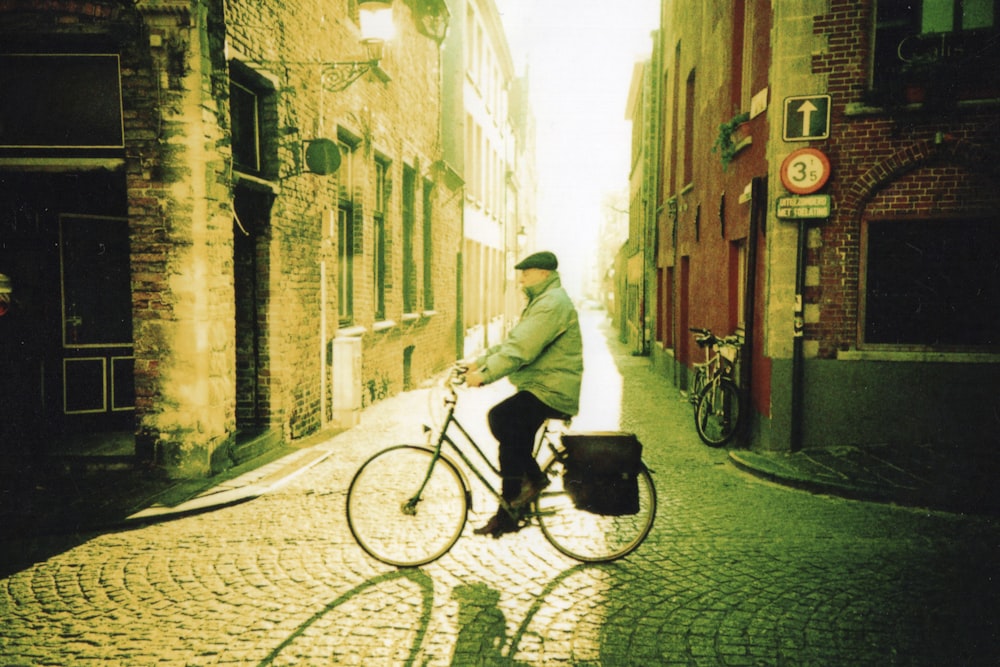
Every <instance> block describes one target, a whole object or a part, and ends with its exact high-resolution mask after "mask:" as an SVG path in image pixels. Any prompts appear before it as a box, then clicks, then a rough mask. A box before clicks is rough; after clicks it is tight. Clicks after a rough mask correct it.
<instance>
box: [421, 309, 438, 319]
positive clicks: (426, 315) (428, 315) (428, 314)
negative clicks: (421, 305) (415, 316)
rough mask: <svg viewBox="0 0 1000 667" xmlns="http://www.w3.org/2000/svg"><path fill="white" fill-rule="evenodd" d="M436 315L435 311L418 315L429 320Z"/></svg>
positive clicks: (426, 311) (427, 311)
mask: <svg viewBox="0 0 1000 667" xmlns="http://www.w3.org/2000/svg"><path fill="white" fill-rule="evenodd" d="M437 314H438V311H436V310H425V311H423V312H422V313H420V316H421V317H423V318H424V319H430V318H432V317H434V316H435V315H437Z"/></svg>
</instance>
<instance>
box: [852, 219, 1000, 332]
mask: <svg viewBox="0 0 1000 667" xmlns="http://www.w3.org/2000/svg"><path fill="white" fill-rule="evenodd" d="M865 229H866V249H867V258H866V261H865V268H866V270H865V280H864V288H863V297H864V303H863V306H864V308H863V311H864V324H863V338H864V340H863V343H865V344H868V345H894V346H917V347H927V346H929V347H970V346H990V345H997V344H998V343H1000V260H998V259H997V254H996V249H997V248H998V247H1000V225H997V224H996V222H995V221H993V220H985V219H962V220H904V221H899V220H885V221H870V222H868V223H867V225H866V226H865Z"/></svg>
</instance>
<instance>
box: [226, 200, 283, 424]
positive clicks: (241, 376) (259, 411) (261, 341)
mask: <svg viewBox="0 0 1000 667" xmlns="http://www.w3.org/2000/svg"><path fill="white" fill-rule="evenodd" d="M273 202H274V195H272V194H271V193H270V192H263V191H259V190H254V189H251V188H248V187H243V186H237V188H236V192H235V199H234V202H233V208H234V210H235V213H236V216H235V218H234V220H233V280H234V282H235V299H236V430H237V440H238V441H246V440H247V439H248V438H253V437H254V436H256V435H258V434H260V433H262V432H264V431H266V430H267V428H268V425H269V417H270V394H269V387H268V386H267V384H266V383H265V382H264V381H263V377H264V376H265V375H266V374H267V369H268V365H269V353H268V340H267V317H266V314H267V302H268V296H267V295H268V289H267V283H268V274H269V261H268V246H269V241H268V239H269V236H270V216H271V204H273Z"/></svg>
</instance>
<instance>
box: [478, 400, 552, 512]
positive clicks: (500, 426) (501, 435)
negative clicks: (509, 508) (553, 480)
mask: <svg viewBox="0 0 1000 667" xmlns="http://www.w3.org/2000/svg"><path fill="white" fill-rule="evenodd" d="M560 416H562V413H561V412H559V411H558V410H553V409H552V408H550V407H549V406H547V405H545V404H544V403H542V402H541V401H540V400H538V398H537V397H536V396H535V395H534V394H532V393H530V392H527V391H519V392H517V393H516V394H514V395H513V396H511V397H510V398H507V399H504V400H503V401H500V402H499V403H497V404H496V405H494V406H493V408H492V409H491V410H490V412H489V424H490V431H492V432H493V437H495V438H496V439H497V442H498V443H500V475H501V477H502V478H503V484H502V486H501V493H502V494H503V497H504V498H505V499H507V500H513V499H514V498H516V497H517V495H518V493H520V490H521V480H522V479H523V478H525V477H529V478H536V477H541V474H542V471H541V470H540V469H539V467H538V462H537V461H535V459H534V458H533V457H532V456H531V450H532V449H533V448H534V446H535V435H536V434H537V433H538V429H539V428H541V426H542V424H543V423H544V422H545V420H546V419H549V418H552V417H560Z"/></svg>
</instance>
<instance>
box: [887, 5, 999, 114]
mask: <svg viewBox="0 0 1000 667" xmlns="http://www.w3.org/2000/svg"><path fill="white" fill-rule="evenodd" d="M998 15H1000V0H917V1H914V0H879V2H878V8H877V12H876V23H875V47H874V52H873V63H872V65H873V67H872V91H873V93H874V94H875V96H876V98H878V99H884V100H896V101H898V100H902V101H905V102H923V101H926V99H927V98H928V97H933V98H934V99H937V100H940V101H949V102H955V101H958V100H963V99H982V98H992V97H996V96H998V95H1000V84H998V83H997V79H996V77H987V76H983V72H987V71H993V70H995V69H996V67H997V66H998V65H1000V43H998V37H1000V30H998Z"/></svg>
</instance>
